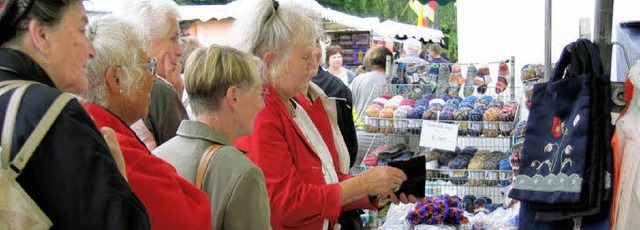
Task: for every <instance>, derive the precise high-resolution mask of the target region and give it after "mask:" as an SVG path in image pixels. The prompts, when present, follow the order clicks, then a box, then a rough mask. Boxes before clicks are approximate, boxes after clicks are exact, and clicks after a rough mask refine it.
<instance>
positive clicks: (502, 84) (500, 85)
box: [496, 61, 509, 94]
mask: <svg viewBox="0 0 640 230" xmlns="http://www.w3.org/2000/svg"><path fill="white" fill-rule="evenodd" d="M508 75H509V66H508V65H507V63H505V62H504V61H502V62H500V67H499V69H498V82H496V94H500V93H502V91H504V90H505V89H506V88H507V85H509V82H508V81H507V77H508Z"/></svg>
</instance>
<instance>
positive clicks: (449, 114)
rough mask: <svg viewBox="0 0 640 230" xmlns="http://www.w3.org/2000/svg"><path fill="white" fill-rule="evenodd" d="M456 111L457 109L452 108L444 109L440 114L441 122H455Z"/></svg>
mask: <svg viewBox="0 0 640 230" xmlns="http://www.w3.org/2000/svg"><path fill="white" fill-rule="evenodd" d="M455 110H456V109H455V108H454V107H452V106H447V107H444V109H442V111H441V112H440V120H453V113H454V112H455Z"/></svg>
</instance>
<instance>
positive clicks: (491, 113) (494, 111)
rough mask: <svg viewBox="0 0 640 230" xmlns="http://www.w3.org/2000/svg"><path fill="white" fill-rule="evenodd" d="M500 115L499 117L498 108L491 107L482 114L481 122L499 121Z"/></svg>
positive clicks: (499, 111)
mask: <svg viewBox="0 0 640 230" xmlns="http://www.w3.org/2000/svg"><path fill="white" fill-rule="evenodd" d="M500 115H501V110H500V108H497V107H491V108H489V109H487V111H485V112H484V115H483V117H482V120H483V121H499V120H500Z"/></svg>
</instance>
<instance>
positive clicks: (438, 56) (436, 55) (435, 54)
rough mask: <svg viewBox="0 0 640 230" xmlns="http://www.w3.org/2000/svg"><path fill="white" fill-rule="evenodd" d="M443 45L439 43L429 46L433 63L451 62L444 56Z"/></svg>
mask: <svg viewBox="0 0 640 230" xmlns="http://www.w3.org/2000/svg"><path fill="white" fill-rule="evenodd" d="M442 52H443V51H442V47H441V46H440V45H438V44H435V43H434V44H431V46H429V54H430V55H431V63H445V64H449V63H451V62H449V60H447V59H446V58H444V57H442Z"/></svg>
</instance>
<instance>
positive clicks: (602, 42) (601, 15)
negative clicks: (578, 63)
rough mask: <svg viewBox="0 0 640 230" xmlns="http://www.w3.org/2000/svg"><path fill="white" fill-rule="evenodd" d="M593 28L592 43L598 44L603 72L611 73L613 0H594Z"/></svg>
mask: <svg viewBox="0 0 640 230" xmlns="http://www.w3.org/2000/svg"><path fill="white" fill-rule="evenodd" d="M593 21H594V22H593V27H594V29H595V38H594V41H593V42H594V43H596V45H598V51H599V52H600V58H601V59H602V68H603V69H604V73H605V74H610V73H611V28H612V24H613V0H596V12H595V18H594V20H593Z"/></svg>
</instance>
